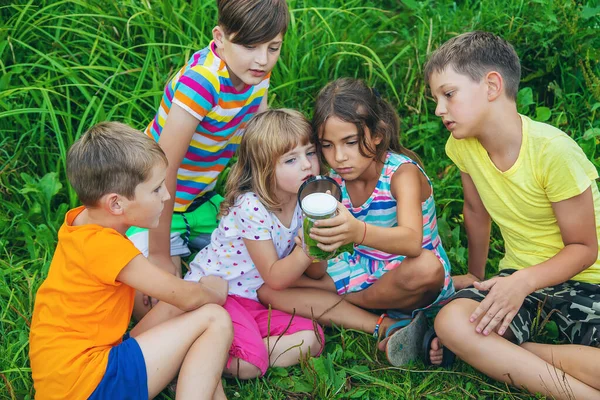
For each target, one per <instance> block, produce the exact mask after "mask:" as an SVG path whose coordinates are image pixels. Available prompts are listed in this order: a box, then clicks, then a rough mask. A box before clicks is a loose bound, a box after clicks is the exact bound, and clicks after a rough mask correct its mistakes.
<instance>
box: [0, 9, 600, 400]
mask: <svg viewBox="0 0 600 400" xmlns="http://www.w3.org/2000/svg"><path fill="white" fill-rule="evenodd" d="M289 4H290V7H291V9H292V21H291V26H290V29H289V30H288V33H287V35H286V38H285V43H284V47H283V51H282V56H281V59H280V61H279V63H278V64H277V67H276V68H275V71H274V73H273V79H272V85H271V90H270V103H271V106H273V107H279V106H285V107H292V108H297V109H300V110H302V111H303V112H305V113H306V114H307V115H310V114H311V113H312V104H313V101H314V96H315V95H316V93H317V91H318V90H319V89H320V88H321V87H322V86H324V85H325V84H326V83H327V82H328V81H330V80H332V79H335V78H337V77H341V76H353V77H358V78H364V79H366V80H368V81H369V82H370V84H371V85H373V86H375V87H377V89H378V90H379V91H380V92H382V93H383V94H384V96H385V97H387V98H388V99H389V100H390V101H391V102H392V103H393V104H394V105H395V106H396V107H397V109H398V112H399V114H400V115H401V117H402V121H403V129H402V130H403V133H402V140H403V142H404V144H405V145H406V146H408V147H409V148H412V149H414V150H416V151H417V152H418V153H419V154H420V155H421V156H422V158H423V160H424V162H425V164H426V169H427V172H428V173H429V175H430V176H431V177H432V178H433V179H434V186H435V191H436V198H437V205H438V215H439V225H440V230H441V233H442V236H443V241H444V245H445V246H446V248H447V249H448V250H449V253H450V258H451V261H452V262H453V267H454V269H455V271H457V272H460V271H464V269H465V265H466V264H465V262H466V252H465V250H464V245H465V244H466V240H465V237H464V231H463V228H462V226H461V220H462V215H461V212H462V211H461V210H462V193H461V188H460V184H459V179H458V171H457V170H456V168H454V167H453V166H451V165H450V162H449V160H448V159H447V158H446V157H445V156H444V154H443V153H444V150H443V146H444V143H445V140H446V138H447V133H446V131H445V130H444V129H443V126H442V125H441V124H440V123H439V121H437V119H436V117H435V116H434V115H433V104H432V102H431V99H430V98H429V95H428V90H427V88H426V87H425V85H424V83H423V79H422V76H421V71H422V67H423V63H424V62H425V60H426V56H427V54H428V53H429V52H430V51H431V50H433V49H435V48H436V47H437V46H439V44H441V43H442V42H443V41H445V40H447V39H448V38H450V37H452V36H453V35H455V34H458V33H461V32H464V31H468V30H472V29H483V30H489V31H493V32H496V33H498V34H500V35H502V36H503V37H505V38H506V39H508V40H509V41H511V42H512V43H513V44H514V45H515V47H516V49H517V52H518V53H519V54H520V56H521V58H522V63H523V71H524V73H523V83H522V89H521V92H520V93H519V109H520V111H522V112H524V113H527V114H529V115H532V116H533V117H534V118H537V119H539V120H542V121H547V122H549V123H552V124H554V125H557V126H559V127H560V128H562V129H563V130H565V131H567V132H568V133H569V134H570V135H571V136H573V137H574V138H575V140H577V141H578V142H579V144H580V145H581V146H582V147H583V148H584V150H585V152H586V154H587V155H588V156H589V157H590V158H591V159H592V160H593V162H594V163H595V164H596V165H597V166H598V165H600V158H599V155H598V136H599V135H600V119H599V118H598V112H599V110H600V84H599V83H598V82H599V79H598V77H599V76H600V69H599V68H598V60H599V58H600V52H599V49H600V39H599V36H598V35H597V32H598V29H599V28H600V18H599V17H598V13H599V12H600V9H599V8H598V3H597V2H596V1H590V2H587V3H586V2H585V1H583V2H582V1H578V2H575V1H568V0H563V1H549V0H548V1H543V0H537V1H528V2H525V1H519V0H509V1H498V0H486V1H476V0H467V1H461V2H453V1H450V0H442V1H423V2H418V1H416V0H403V1H391V0H385V1H374V0H364V1H358V0H350V1H339V0H331V1H325V0H306V1H300V0H291V1H290V3H289ZM215 21H216V7H215V5H214V2H213V1H209V0H187V1H184V0H172V1H168V0H163V1H150V0H143V1H133V0H105V1H100V0H92V1H83V0H75V1H50V0H37V1H34V0H30V1H23V0H20V1H13V2H11V4H6V3H2V5H0V398H8V399H24V398H31V397H32V396H33V388H32V381H31V375H30V370H29V362H28V356H27V353H28V335H29V322H30V318H31V313H32V308H33V301H34V296H35V292H36V290H37V288H38V286H39V285H40V283H41V282H42V280H43V278H44V277H45V275H46V273H47V270H48V267H49V265H50V261H51V258H52V254H53V251H54V246H55V244H56V232H57V229H58V228H59V227H60V224H61V223H62V220H63V217H64V213H65V212H66V210H67V209H68V208H69V207H73V206H75V205H77V199H76V197H75V194H74V192H73V191H72V189H70V188H69V186H68V185H67V182H66V178H65V154H66V151H67V150H68V148H69V146H70V145H71V144H72V143H73V141H75V140H76V139H77V138H78V137H79V136H80V135H81V134H82V132H84V131H85V130H86V129H87V128H88V127H90V126H91V125H93V124H94V123H96V122H98V121H102V120H109V119H110V120H118V121H123V122H126V123H128V124H130V125H132V126H134V127H136V128H139V129H142V128H144V127H145V126H146V124H147V123H148V122H149V121H150V119H151V118H152V116H153V115H154V112H155V110H156V108H157V106H158V104H159V101H160V96H161V93H162V90H163V86H164V84H165V82H166V81H167V79H168V78H169V76H170V75H172V74H173V73H174V72H175V71H176V70H177V69H178V68H179V67H180V66H181V65H182V64H183V63H184V62H185V61H186V60H187V59H188V58H189V57H190V55H191V54H192V53H193V52H194V51H196V50H198V49H201V48H203V47H205V46H206V45H207V44H208V41H209V40H210V35H211V33H210V32H211V29H212V28H213V26H214V24H215ZM502 247H503V244H502V241H501V240H500V236H499V234H498V232H497V231H496V230H494V235H493V238H492V246H491V252H490V266H491V268H492V269H493V268H494V267H495V266H496V265H497V262H498V260H499V258H500V256H501V254H502ZM327 339H328V344H327V346H326V351H325V353H324V355H323V356H322V357H321V358H319V359H313V360H310V361H308V362H307V363H305V364H304V365H302V366H298V367H294V368H290V369H287V370H284V369H274V370H272V371H270V372H269V373H268V375H267V377H266V378H265V379H260V380H255V381H251V382H244V383H240V382H236V381H227V384H226V391H227V394H228V396H229V397H230V398H244V399H263V398H273V399H287V398H327V399H329V398H361V399H362V398H364V399H369V398H370V399H383V398H388V399H396V398H406V399H412V398H415V399H416V398H451V399H452V398H457V397H462V396H464V397H468V398H529V396H528V395H524V394H522V393H520V392H518V391H516V390H514V389H511V390H508V389H507V388H506V387H504V386H502V385H500V384H498V383H495V382H493V381H490V380H489V379H487V378H485V377H484V376H482V375H481V374H478V373H476V372H475V371H474V370H472V369H471V368H470V367H468V366H466V365H464V364H460V363H459V364H458V365H457V366H456V367H455V369H454V370H452V371H436V370H433V369H425V368H424V367H423V365H421V364H416V365H415V366H414V367H412V368H410V369H398V368H390V367H389V365H388V364H387V363H386V361H385V360H384V359H382V356H381V354H378V353H377V351H376V349H375V344H374V343H373V341H372V340H371V339H370V338H369V337H368V335H365V334H361V333H357V332H351V331H345V330H338V329H334V330H329V331H328V336H327ZM162 396H163V398H168V397H170V394H169V393H167V392H165V393H164V394H163V395H162Z"/></svg>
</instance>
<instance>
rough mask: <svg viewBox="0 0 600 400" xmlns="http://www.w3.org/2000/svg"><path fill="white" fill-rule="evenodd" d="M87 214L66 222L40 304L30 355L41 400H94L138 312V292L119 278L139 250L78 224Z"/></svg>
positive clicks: (40, 292) (100, 230) (96, 227)
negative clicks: (113, 354) (111, 358)
mask: <svg viewBox="0 0 600 400" xmlns="http://www.w3.org/2000/svg"><path fill="white" fill-rule="evenodd" d="M83 209H84V208H83V207H79V208H76V209H73V210H71V211H69V212H68V213H67V215H66V216H65V223H64V224H63V226H62V227H61V228H60V230H59V232H58V245H57V246H56V251H55V253H54V257H53V259H52V264H51V265H50V270H49V272H48V277H47V278H46V280H45V281H44V283H42V285H41V286H40V288H39V290H38V292H37V295H36V299H35V306H34V308H33V317H32V321H31V334H30V336H29V357H30V360H31V373H32V375H33V382H34V387H35V390H36V396H35V397H36V399H87V398H88V397H89V396H90V395H91V394H92V392H93V391H94V390H95V389H96V386H98V383H100V380H101V379H102V377H103V376H104V372H105V371H106V365H107V363H108V353H109V351H110V349H111V348H112V347H113V346H115V345H117V344H119V343H121V338H122V336H123V334H124V333H125V331H126V330H127V326H128V324H129V320H130V318H131V312H132V310H133V298H134V295H135V290H134V289H133V288H131V287H129V286H127V285H125V284H122V283H121V282H117V281H116V280H115V279H116V277H117V275H118V274H119V272H121V270H122V269H123V268H124V267H125V266H126V265H127V264H128V263H129V262H130V261H131V260H132V259H133V258H134V257H136V256H137V255H138V254H140V252H139V250H137V249H136V248H135V246H134V245H133V243H131V242H130V241H129V240H128V239H127V238H126V237H124V236H123V235H121V234H120V233H118V232H117V231H115V230H114V229H110V228H104V227H102V226H99V225H91V224H90V225H81V226H73V225H72V224H73V221H74V220H75V218H76V217H77V215H79V214H80V213H81V212H82V211H83Z"/></svg>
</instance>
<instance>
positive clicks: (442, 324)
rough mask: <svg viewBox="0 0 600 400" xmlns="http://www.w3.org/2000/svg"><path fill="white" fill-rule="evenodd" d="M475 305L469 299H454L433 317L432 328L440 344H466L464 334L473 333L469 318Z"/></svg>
mask: <svg viewBox="0 0 600 400" xmlns="http://www.w3.org/2000/svg"><path fill="white" fill-rule="evenodd" d="M476 307H477V303H476V302H475V301H473V300H469V299H456V300H454V301H452V302H450V303H448V304H447V305H445V306H444V307H443V308H442V309H441V310H440V312H439V313H438V315H437V316H436V317H435V321H434V322H433V326H434V328H435V332H436V334H437V336H438V337H439V338H440V340H441V341H442V343H444V344H446V343H456V344H459V343H466V341H465V340H464V338H465V334H468V332H469V331H472V332H473V333H474V332H475V329H474V326H471V325H472V324H470V323H469V316H470V315H471V313H472V312H473V310H474V309H475V308H476Z"/></svg>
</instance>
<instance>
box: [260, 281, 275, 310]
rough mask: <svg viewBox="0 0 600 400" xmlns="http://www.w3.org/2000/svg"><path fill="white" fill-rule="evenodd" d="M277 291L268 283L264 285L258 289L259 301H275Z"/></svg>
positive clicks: (263, 302)
mask: <svg viewBox="0 0 600 400" xmlns="http://www.w3.org/2000/svg"><path fill="white" fill-rule="evenodd" d="M276 293H277V291H276V290H274V289H271V288H270V287H269V286H267V285H262V286H261V287H260V289H258V291H257V292H256V294H257V295H258V301H260V302H261V303H262V304H265V305H267V304H271V302H272V301H273V296H274V295H276Z"/></svg>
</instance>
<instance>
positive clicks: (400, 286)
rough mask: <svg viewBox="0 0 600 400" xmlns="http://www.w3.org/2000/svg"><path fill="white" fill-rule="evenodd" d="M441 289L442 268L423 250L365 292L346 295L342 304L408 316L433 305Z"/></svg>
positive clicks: (434, 256) (429, 252) (435, 259)
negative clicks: (392, 310)
mask: <svg viewBox="0 0 600 400" xmlns="http://www.w3.org/2000/svg"><path fill="white" fill-rule="evenodd" d="M443 287H444V267H443V265H442V263H441V262H440V260H439V259H438V258H437V256H436V255H435V254H434V253H433V252H432V251H429V250H423V252H422V253H421V255H420V256H419V257H415V258H405V259H404V261H402V263H401V264H400V265H399V266H398V267H396V268H394V269H393V270H391V271H388V272H386V273H385V274H383V276H381V278H379V280H377V282H375V283H373V285H371V286H369V287H368V288H366V289H364V290H361V291H360V292H352V293H348V294H347V295H346V297H345V298H346V300H347V301H348V302H350V303H352V304H354V305H357V306H359V307H362V308H368V309H389V308H392V309H399V310H403V311H406V312H407V313H409V312H412V311H413V310H415V309H417V308H422V307H425V306H428V305H429V304H431V303H433V302H434V301H435V299H436V298H437V296H438V295H439V294H440V290H441V289H442V288H443Z"/></svg>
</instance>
